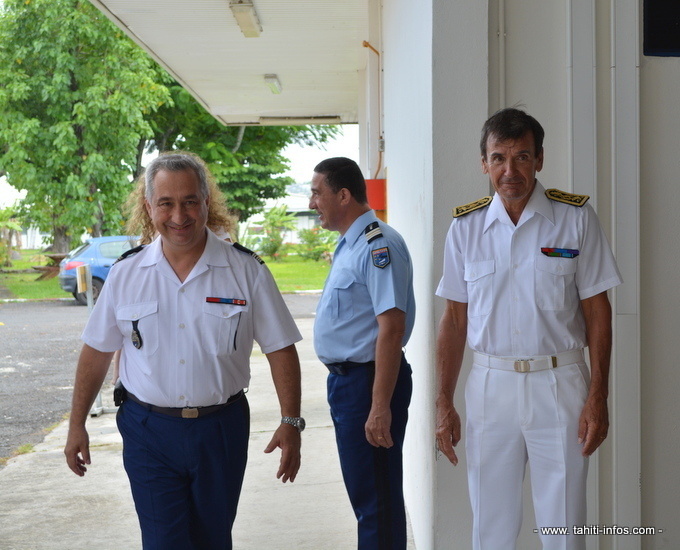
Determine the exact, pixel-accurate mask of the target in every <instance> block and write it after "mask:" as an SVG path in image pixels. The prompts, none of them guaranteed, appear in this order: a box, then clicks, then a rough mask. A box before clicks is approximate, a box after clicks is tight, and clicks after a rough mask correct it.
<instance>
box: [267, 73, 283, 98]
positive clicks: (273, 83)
mask: <svg viewBox="0 0 680 550" xmlns="http://www.w3.org/2000/svg"><path fill="white" fill-rule="evenodd" d="M264 81H265V82H266V84H267V86H269V88H270V89H271V91H272V93H273V94H280V93H281V90H283V88H282V87H281V82H280V81H279V77H278V76H276V75H275V74H266V75H264Z"/></svg>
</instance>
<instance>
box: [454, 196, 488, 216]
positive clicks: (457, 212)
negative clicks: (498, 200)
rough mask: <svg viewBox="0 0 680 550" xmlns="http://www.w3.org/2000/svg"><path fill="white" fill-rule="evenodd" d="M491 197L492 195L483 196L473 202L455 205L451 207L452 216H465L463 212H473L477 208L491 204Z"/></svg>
mask: <svg viewBox="0 0 680 550" xmlns="http://www.w3.org/2000/svg"><path fill="white" fill-rule="evenodd" d="M492 199H493V197H484V198H483V199H479V200H476V201H474V202H471V203H468V204H464V205H463V206H456V207H455V208H454V209H453V217H454V218H459V217H460V216H465V214H469V213H470V212H474V211H475V210H479V209H480V208H484V207H485V206H489V205H490V204H491V201H492Z"/></svg>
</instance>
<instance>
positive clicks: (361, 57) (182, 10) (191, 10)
mask: <svg viewBox="0 0 680 550" xmlns="http://www.w3.org/2000/svg"><path fill="white" fill-rule="evenodd" d="M91 1H92V3H93V4H94V5H96V6H97V7H98V8H100V9H101V10H102V11H103V12H104V13H105V14H106V15H107V16H108V17H109V18H110V19H111V20H113V21H114V22H115V23H116V24H117V25H118V26H119V27H121V28H122V29H124V30H125V31H126V32H127V33H128V34H129V35H130V36H131V37H132V38H133V39H134V40H135V41H136V42H137V43H138V44H140V45H142V46H143V47H144V48H145V49H146V50H147V51H149V53H150V54H151V55H152V56H153V57H154V58H155V59H156V60H157V61H159V62H160V63H161V64H162V65H163V66H164V67H165V68H166V69H167V70H168V71H169V72H170V73H171V74H172V75H173V76H174V77H175V78H176V79H177V80H178V81H180V82H181V83H182V84H183V85H184V86H185V87H186V88H187V89H188V90H189V91H190V92H191V93H192V94H193V95H194V97H196V99H198V101H200V102H201V103H202V104H203V105H204V106H205V107H206V109H208V111H209V112H211V113H212V114H213V115H215V116H216V117H217V118H218V119H220V120H222V121H223V122H224V123H228V124H237V123H249V124H253V123H259V122H260V119H261V117H295V118H310V117H312V118H313V117H326V116H334V117H340V121H342V122H358V97H359V71H360V70H361V69H363V67H364V64H365V59H366V55H367V54H366V49H365V48H364V47H363V46H362V42H363V40H364V39H365V38H366V36H367V13H368V12H367V10H368V8H367V5H366V4H367V0H290V1H283V0H253V3H254V5H255V9H256V11H257V14H258V16H259V19H260V23H261V25H262V29H263V30H262V33H261V34H260V36H259V37H256V38H246V37H245V36H244V35H243V34H242V32H241V30H240V28H239V27H238V25H237V23H236V20H235V19H234V17H233V15H232V12H231V10H230V8H229V0H192V1H188V0H91ZM265 74H276V75H277V76H278V78H279V81H280V82H281V86H282V92H281V93H280V94H274V93H272V92H271V90H270V89H269V87H268V86H267V85H266V83H265V81H264V75H265Z"/></svg>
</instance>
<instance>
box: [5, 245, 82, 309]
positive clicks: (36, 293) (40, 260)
mask: <svg viewBox="0 0 680 550" xmlns="http://www.w3.org/2000/svg"><path fill="white" fill-rule="evenodd" d="M47 263H48V259H47V258H46V257H45V256H43V255H42V254H40V251H38V250H22V251H21V259H20V260H12V267H5V268H3V271H5V273H0V286H3V287H5V288H6V289H7V290H9V292H10V294H11V296H9V297H11V298H20V299H24V300H47V299H51V298H68V297H69V296H70V294H68V293H66V292H64V291H63V290H62V289H61V288H60V287H59V280H58V279H57V278H56V277H54V278H52V279H46V280H44V281H38V280H37V279H38V277H39V276H40V273H38V272H37V271H31V272H28V273H24V271H26V270H30V269H31V267H32V266H34V265H46V264H47Z"/></svg>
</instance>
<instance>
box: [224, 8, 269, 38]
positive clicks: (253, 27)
mask: <svg viewBox="0 0 680 550" xmlns="http://www.w3.org/2000/svg"><path fill="white" fill-rule="evenodd" d="M229 7H230V8H231V11H232V13H233V14H234V18H235V19H236V22H237V23H238V26H239V27H240V28H241V32H242V33H243V36H245V37H247V38H255V37H257V36H260V33H261V32H262V25H260V19H259V18H258V17H257V12H256V11H255V6H254V5H253V2H252V0H231V1H230V2H229Z"/></svg>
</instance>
